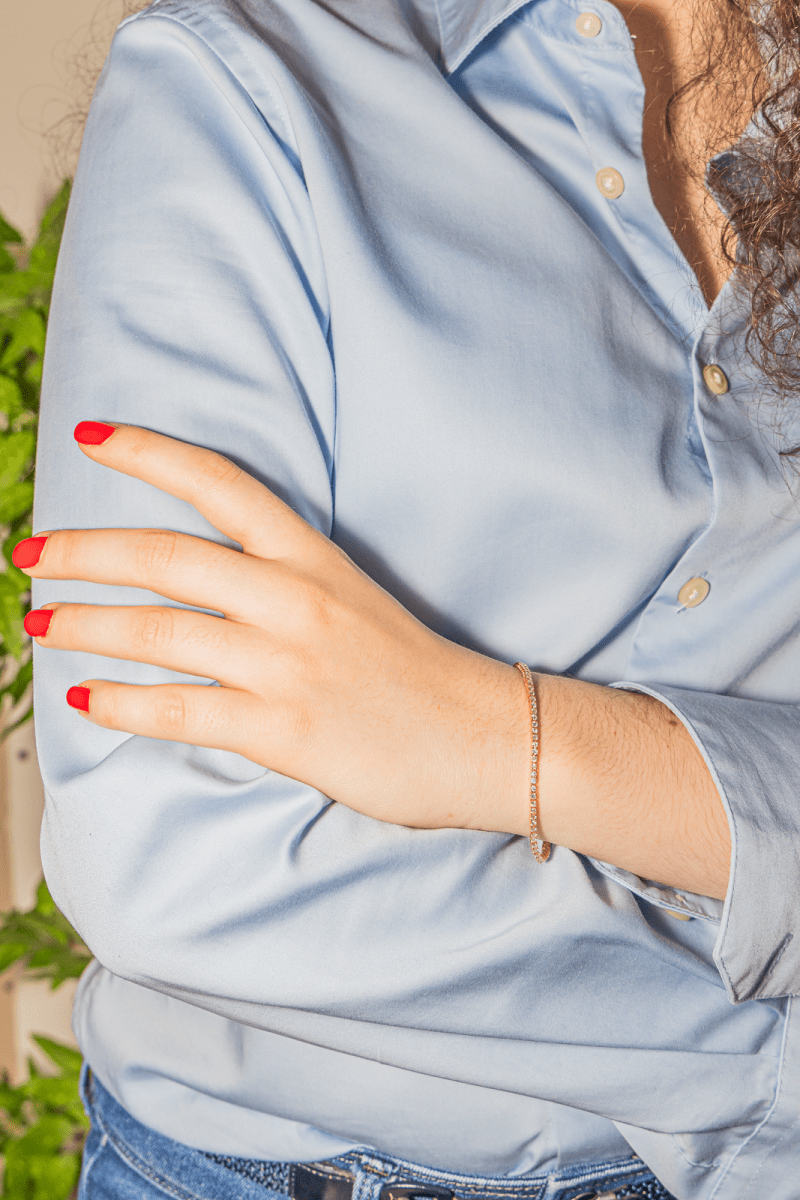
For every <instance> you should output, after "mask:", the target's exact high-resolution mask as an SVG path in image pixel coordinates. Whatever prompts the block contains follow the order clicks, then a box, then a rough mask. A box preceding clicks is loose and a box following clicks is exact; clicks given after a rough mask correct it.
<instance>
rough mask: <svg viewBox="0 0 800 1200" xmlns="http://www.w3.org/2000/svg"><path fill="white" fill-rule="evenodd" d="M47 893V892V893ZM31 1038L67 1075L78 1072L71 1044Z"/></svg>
mask: <svg viewBox="0 0 800 1200" xmlns="http://www.w3.org/2000/svg"><path fill="white" fill-rule="evenodd" d="M48 894H49V893H48ZM33 1040H34V1041H35V1042H36V1045H37V1046H38V1047H39V1049H40V1050H43V1051H44V1052H45V1054H46V1055H47V1057H48V1058H51V1059H52V1060H53V1062H54V1063H55V1064H56V1066H57V1067H60V1068H61V1070H62V1071H63V1072H64V1073H65V1074H67V1075H74V1076H75V1077H76V1078H77V1076H78V1075H79V1074H80V1070H81V1063H82V1062H83V1059H82V1058H81V1055H80V1052H79V1051H78V1050H75V1049H74V1048H73V1047H72V1046H65V1045H64V1044H63V1043H62V1042H54V1041H53V1039H52V1038H48V1037H44V1036H43V1035H42V1034H38V1033H36V1034H34V1035H33Z"/></svg>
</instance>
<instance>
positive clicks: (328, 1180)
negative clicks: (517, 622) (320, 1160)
mask: <svg viewBox="0 0 800 1200" xmlns="http://www.w3.org/2000/svg"><path fill="white" fill-rule="evenodd" d="M354 1183H355V1175H351V1174H350V1172H349V1171H344V1170H340V1169H339V1168H338V1167H330V1168H328V1167H327V1166H326V1167H324V1168H323V1167H321V1166H318V1165H317V1163H294V1164H293V1165H292V1168H291V1172H290V1175H289V1193H290V1195H291V1196H293V1197H294V1200H352V1195H353V1184H354ZM454 1196H455V1192H451V1191H450V1188H444V1187H435V1186H433V1185H432V1184H430V1183H387V1184H386V1186H385V1187H382V1188H381V1190H380V1197H379V1200H412V1198H413V1200H416V1198H417V1197H419V1200H428V1198H430V1200H453V1198H454Z"/></svg>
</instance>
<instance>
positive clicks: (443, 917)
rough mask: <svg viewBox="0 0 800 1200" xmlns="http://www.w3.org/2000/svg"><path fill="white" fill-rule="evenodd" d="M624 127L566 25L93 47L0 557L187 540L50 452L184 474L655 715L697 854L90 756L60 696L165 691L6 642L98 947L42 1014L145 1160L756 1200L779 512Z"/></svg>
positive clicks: (264, 28)
mask: <svg viewBox="0 0 800 1200" xmlns="http://www.w3.org/2000/svg"><path fill="white" fill-rule="evenodd" d="M585 11H591V12H592V13H595V14H596V15H597V16H599V18H600V21H601V29H600V32H599V33H598V34H597V36H595V37H586V36H583V35H582V34H581V33H580V32H579V30H578V28H577V27H576V19H577V17H578V15H579V14H580V13H581V12H585ZM643 96H644V93H643V88H642V83H641V79H640V76H639V72H638V70H637V66H636V61H635V57H634V53H633V48H632V42H631V40H630V37H629V34H628V32H627V29H626V26H625V24H624V22H623V20H622V17H621V15H620V14H619V12H618V10H617V9H616V8H614V7H613V6H612V5H611V4H608V3H606V2H605V0H586V3H583V4H582V3H580V2H579V0H534V2H533V3H528V4H525V3H519V2H518V0H512V2H511V3H508V2H507V0H503V2H501V0H438V3H437V0H406V2H405V3H403V4H401V3H399V2H398V0H370V2H369V3H368V4H361V5H356V6H353V5H352V4H349V3H347V0H328V2H327V4H326V5H325V6H322V5H321V4H319V5H318V4H317V3H314V2H313V0H203V2H200V0H194V2H192V0H185V2H182V0H157V2H156V3H155V4H154V5H153V6H152V7H151V8H150V9H148V10H147V11H146V12H145V13H143V14H141V15H139V16H136V17H134V18H132V19H131V20H129V21H128V22H126V23H125V25H124V26H123V27H122V29H121V31H120V32H119V33H118V35H117V38H116V41H115V44H114V48H113V51H112V54H111V57H110V60H109V63H108V64H107V67H106V70H105V72H104V75H103V77H102V79H101V82H100V84H99V87H98V91H97V95H96V98H95V102H94V106H93V110H92V113H91V115H90V118H89V123H88V126H87V131H86V137H85V141H84V146H83V152H82V157H81V163H80V169H79V172H78V177H77V180H76V185H75V192H74V197H73V201H72V205H71V208H70V213H69V219H68V222H67V229H66V233H65V239H64V246H63V251H62V255H61V261H60V264H59V271H58V280H57V286H56V292H55V299H54V306H53V312H52V319H51V327H50V337H49V348H48V356H47V364H46V378H45V395H44V401H43V410H42V427H41V439H40V451H39V465H38V494H37V510H36V528H37V529H39V530H45V529H50V528H57V527H65V526H67V527H92V526H96V525H108V526H130V527H136V526H164V527H168V528H173V529H181V530H186V531H189V532H192V533H196V534H199V535H201V536H204V537H212V538H214V537H216V538H219V537H220V535H219V534H217V533H216V532H215V531H214V530H212V529H210V528H209V527H208V526H207V525H206V524H205V523H204V522H203V521H202V520H201V519H200V517H199V516H198V515H197V513H196V512H195V511H194V510H192V509H190V508H189V507H188V506H187V505H185V504H184V503H182V502H180V501H178V500H175V499H173V498H172V497H170V496H168V495H166V494H164V493H162V492H159V491H156V490H154V489H152V488H150V487H149V486H147V485H145V484H143V483H141V482H139V481H137V480H133V479H129V478H126V477H124V476H121V475H119V474H116V473H114V472H111V471H107V470H106V469H104V468H102V467H99V466H97V465H95V464H93V463H91V462H90V461H89V460H88V459H87V458H85V457H83V456H82V455H81V454H80V452H79V451H78V450H77V448H75V446H74V444H73V442H72V438H71V430H72V427H73V425H74V424H75V422H76V421H77V420H79V419H81V418H98V419H101V420H106V419H108V420H117V421H126V422H132V423H135V424H141V425H145V426H148V427H150V428H154V429H158V430H161V431H163V432H165V433H167V434H170V435H172V436H176V437H180V438H184V439H186V440H188V441H191V442H195V443H199V444H201V445H205V446H210V447H213V448H214V449H216V450H219V451H221V452H222V453H223V454H226V455H229V456H230V457H232V458H233V459H235V460H236V461H237V462H239V463H240V464H241V465H242V466H243V467H244V468H245V469H246V470H248V471H250V472H252V473H253V474H254V475H256V476H257V477H258V478H260V479H261V480H263V481H264V482H265V483H267V484H268V485H269V486H270V487H272V488H274V489H275V491H276V492H277V493H278V494H279V495H281V496H282V497H285V498H286V499H288V500H289V501H290V503H292V504H293V505H294V506H295V507H296V508H297V510H298V511H299V512H300V513H301V514H302V515H303V516H304V517H306V518H307V519H308V520H309V521H311V522H313V523H314V524H315V525H317V526H318V527H319V528H320V529H322V530H324V531H325V533H328V534H330V535H331V536H332V537H333V538H334V539H335V540H336V541H337V542H338V543H339V544H340V545H341V546H343V547H344V548H345V549H346V550H347V552H348V553H349V554H351V555H352V556H353V558H354V559H355V560H356V561H357V562H358V563H359V564H360V565H361V566H362V567H363V568H364V569H365V570H366V571H367V572H368V573H369V574H370V575H372V576H373V578H375V579H376V580H378V582H379V583H381V584H382V585H384V586H385V587H387V588H388V589H389V590H390V591H392V592H393V593H394V594H395V595H396V596H397V597H398V598H399V599H400V600H401V601H402V602H403V603H404V604H405V605H407V607H408V608H409V609H410V610H411V611H412V612H414V613H415V614H417V615H418V616H419V617H420V618H421V619H422V620H423V621H425V622H426V623H427V624H428V625H430V626H431V627H432V628H434V629H436V630H437V631H438V632H440V633H441V634H443V635H444V636H446V637H448V638H452V639H455V640H456V641H459V642H463V643H465V644H467V645H470V646H472V647H475V648H476V649H478V650H481V651H484V652H485V653H487V654H490V655H494V656H496V657H498V658H500V659H503V660H506V661H508V662H513V661H514V660H516V659H523V660H525V661H527V662H529V663H530V664H531V665H532V667H534V668H537V669H540V670H546V671H554V672H572V673H574V674H577V675H579V676H581V677H582V678H585V679H589V680H594V681H597V682H600V683H615V682H616V683H624V684H626V685H627V686H629V687H634V688H639V689H641V690H643V691H645V692H650V693H651V694H653V695H656V696H660V697H661V698H662V699H663V700H664V701H665V702H666V703H667V704H668V705H669V706H670V707H671V708H672V709H673V710H674V711H675V712H676V713H677V715H678V716H679V717H680V719H681V720H682V721H683V722H684V723H685V724H686V726H687V728H688V729H689V730H690V732H691V734H692V736H693V737H694V738H695V740H696V742H697V744H698V746H699V747H700V749H701V751H702V753H703V755H704V757H705V759H706V761H707V763H708V765H709V768H710V770H711V771H712V773H713V776H714V778H715V780H716V781H717V783H718V786H719V790H720V794H721V796H722V799H723V802H724V804H725V806H726V810H727V812H728V814H729V819H730V825H731V832H732V837H733V860H732V864H733V865H732V872H731V882H730V888H729V891H728V895H727V898H726V900H725V903H724V905H723V904H721V903H719V902H717V901H714V900H709V899H707V898H703V897H699V896H693V895H689V894H687V893H683V892H679V891H673V890H671V889H669V888H667V887H662V886H658V885H655V884H652V883H650V882H648V881H646V880H640V879H637V878H636V877H634V876H632V875H629V874H627V873H625V872H623V871H620V870H617V869H615V868H614V867H612V866H608V865H605V864H600V863H593V862H591V861H588V860H587V859H585V858H582V857H580V856H578V855H576V854H574V853H572V852H570V851H568V850H565V849H563V848H559V847H556V848H555V849H554V852H553V855H552V858H551V860H550V862H548V863H547V864H546V865H545V866H537V865H536V863H535V862H534V861H533V859H532V857H531V854H530V851H529V849H528V847H527V844H526V843H525V841H524V840H523V839H518V838H513V837H503V836H497V835H490V834H484V833H475V832H467V831H452V830H439V831H436V830H433V831H430V830H428V831H426V830H412V829H406V828H401V827H397V826H392V825H388V824H382V823H380V822H378V821H373V820H370V819H369V818H366V817H363V816H360V815H358V814H356V813H354V812H351V811H350V810H348V809H347V808H345V807H343V806H341V805H336V804H330V803H329V802H327V801H326V799H325V797H324V796H321V795H320V794H318V793H316V792H314V791H313V790H311V789H310V788H308V787H306V786H304V785H302V784H299V783H296V782H294V781H293V780H291V779H287V778H285V777H282V776H280V775H277V774H273V773H270V772H269V771H265V770H263V769H262V768H260V767H257V766H255V765H254V764H252V763H250V762H248V761H246V760H244V759H242V758H239V757H237V756H235V755H232V754H228V753H223V752H216V751H209V750H203V749H197V748H194V747H192V746H187V745H179V744H174V743H167V742H159V741H149V740H147V739H143V738H140V737H132V736H128V735H126V734H122V733H115V732H111V731H106V730H102V729H99V728H96V727H94V726H92V725H90V724H88V723H85V722H83V721H81V720H80V719H79V718H78V717H77V716H76V715H75V714H74V713H73V712H72V711H71V710H70V709H69V708H68V707H67V706H66V704H65V703H64V698H63V697H64V692H65V690H66V688H67V687H68V686H69V685H70V684H72V683H76V682H80V681H81V680H83V679H86V678H91V677H93V676H101V677H111V678H115V679H121V680H128V681H132V682H141V683H144V682H154V681H158V680H165V679H169V678H175V676H172V675H170V674H169V673H168V672H165V671H162V670H158V669H156V668H153V667H149V666H144V665H137V664H132V663H126V662H111V661H109V660H107V659H100V658H93V657H92V656H89V655H78V654H67V653H64V652H57V651H47V652H38V651H37V659H36V715H37V733H38V745H39V753H40V758H41V764H42V770H43V774H44V778H45V782H46V788H47V809H46V816H45V824H44V830H43V843H42V845H43V856H44V862H45V866H46V875H47V879H48V882H49V884H50V887H51V889H52V891H53V894H54V896H55V898H56V900H57V902H58V904H59V906H60V907H61V908H62V909H63V910H64V912H65V913H66V915H67V916H68V917H69V919H70V920H71V921H72V922H74V924H75V926H76V927H77V928H78V929H79V930H80V932H81V933H82V934H83V936H84V937H85V938H86V940H87V942H88V943H89V945H90V946H91V947H92V949H93V951H94V952H95V954H96V956H97V960H98V965H96V966H93V967H92V968H91V970H90V971H89V972H88V973H87V975H86V976H85V977H84V980H83V983H82V986H81V989H80V993H79V997H78V1002H77V1007H76V1015H75V1028H76V1031H77V1035H78V1038H79V1040H80V1043H81V1046H82V1047H83V1049H84V1051H85V1053H86V1055H87V1057H88V1059H89V1061H90V1062H91V1064H92V1065H93V1067H94V1068H95V1070H96V1071H97V1073H98V1075H99V1076H100V1078H101V1079H102V1080H103V1082H104V1083H105V1084H106V1085H107V1086H108V1087H109V1088H110V1089H111V1091H112V1092H113V1093H114V1095H115V1096H116V1097H117V1098H118V1099H119V1100H121V1102H122V1103H123V1104H124V1105H125V1106H126V1107H127V1108H128V1109H129V1110H130V1111H131V1112H132V1113H133V1114H134V1115H135V1116H138V1117H139V1119H140V1120H143V1121H145V1122H146V1123H147V1124H149V1125H152V1126H154V1127H155V1128H157V1129H159V1130H160V1131H161V1132H163V1133H165V1134H167V1135H169V1136H172V1137H175V1138H178V1139H179V1140H182V1141H184V1142H186V1143H188V1144H190V1145H194V1146H197V1147H199V1148H201V1149H207V1150H213V1151H221V1152H226V1153H230V1154H240V1155H247V1156H252V1157H259V1158H275V1159H302V1158H305V1159H313V1158H322V1157H326V1156H330V1155H332V1154H335V1153H337V1152H340V1151H342V1150H345V1149H347V1148H350V1147H352V1146H355V1145H367V1146H370V1145H371V1146H375V1147H378V1148H379V1149H381V1150H383V1151H385V1152H388V1153H392V1154H397V1155H400V1156H403V1157H406V1158H409V1159H411V1160H413V1161H417V1162H423V1163H427V1164H430V1165H434V1166H444V1167H449V1168H452V1169H460V1170H463V1171H467V1172H469V1171H474V1172H481V1173H497V1174H504V1173H507V1174H514V1173H520V1172H524V1171H529V1170H533V1169H542V1170H544V1169H548V1168H550V1167H555V1166H557V1165H559V1164H566V1163H569V1162H571V1161H579V1160H582V1159H583V1160H587V1159H595V1158H602V1157H605V1156H609V1157H611V1156H614V1155H618V1154H620V1153H625V1152H627V1148H628V1146H630V1147H631V1148H632V1149H633V1150H634V1151H635V1152H636V1153H638V1154H640V1155H641V1156H642V1157H643V1158H644V1159H645V1160H646V1161H647V1162H648V1163H649V1165H650V1166H651V1167H652V1169H653V1170H654V1171H655V1172H656V1174H657V1175H658V1176H659V1178H660V1179H662V1181H663V1182H664V1184H665V1185H666V1186H667V1187H668V1188H669V1189H670V1190H671V1191H672V1192H673V1193H674V1194H675V1195H676V1196H677V1197H679V1200H711V1197H712V1195H713V1197H714V1200H739V1198H744V1197H745V1196H746V1197H748V1198H757V1200H763V1198H765V1197H767V1196H769V1197H770V1200H796V1194H797V1187H796V1180H797V1179H798V1178H800V1124H798V1112H800V1044H798V1043H799V1042H800V1031H799V1030H798V1024H797V1018H796V1017H793V1016H792V1001H791V996H792V995H793V994H794V993H795V992H797V991H798V989H799V988H800V938H798V942H797V943H795V942H794V940H793V935H794V929H795V913H796V906H797V896H798V887H799V886H800V862H799V861H798V846H799V845H800V842H799V841H798V819H799V818H800V812H799V806H798V790H800V717H799V716H798V708H797V704H798V701H799V700H800V639H798V621H799V619H800V605H799V604H798V571H799V570H800V527H799V524H798V507H797V502H796V499H795V496H793V494H792V492H791V490H790V488H789V486H787V482H786V479H785V475H786V471H785V470H784V469H783V468H782V467H781V462H780V459H779V457H778V454H777V448H776V445H775V440H774V437H773V435H772V434H771V433H770V431H769V427H768V425H766V424H765V423H763V422H761V423H759V417H758V414H757V412H756V410H755V401H756V399H757V397H758V395H759V380H758V377H757V375H756V373H755V371H754V369H753V368H752V366H750V365H749V361H748V359H747V358H746V356H745V355H744V354H743V350H742V331H743V328H744V320H745V315H746V314H745V310H744V309H743V308H742V306H741V303H740V302H737V300H736V297H735V295H734V293H733V290H732V288H731V287H730V286H726V288H724V289H723V291H722V293H721V294H720V296H719V298H718V300H717V301H716V303H715V304H714V306H713V308H712V309H711V311H710V312H709V311H708V310H707V308H706V306H705V304H704V302H703V299H702V296H701V295H700V292H699V289H698V286H697V283H696V280H695V279H694V277H693V275H692V272H691V271H690V269H689V267H688V265H687V264H686V262H685V260H684V259H683V257H682V255H681V253H680V252H679V250H678V248H677V247H676V245H675V243H674V241H673V239H672V237H671V235H670V233H669V232H668V230H667V228H666V227H665V225H664V223H663V221H662V219H661V218H660V216H659V215H658V213H657V211H656V209H655V208H654V206H653V202H652V199H651V196H650V192H649V189H648V184H647V176H646V169H645V164H644V162H643V159H642V154H641V145H640V142H641V117H642V104H643ZM731 162H733V160H732V159H725V160H721V163H722V167H723V169H724V168H725V164H726V163H727V164H728V165H730V163H731ZM609 167H610V168H613V169H614V170H616V171H618V172H620V174H621V176H622V180H623V182H624V191H623V192H622V194H621V195H620V196H618V197H617V198H616V199H613V200H612V199H608V198H607V196H606V195H604V194H602V193H601V192H600V190H599V188H598V186H597V185H596V182H595V176H596V173H597V172H598V171H601V170H602V169H603V168H609ZM710 363H717V364H719V365H720V366H721V367H722V369H723V370H724V372H725V374H726V375H727V377H728V379H729V380H730V385H731V386H730V390H729V391H728V392H727V394H724V395H721V396H718V395H715V394H713V393H712V392H711V391H710V390H709V389H708V387H707V386H706V384H705V383H704V380H703V375H702V368H703V366H704V365H708V364H710ZM694 578H700V579H702V580H705V581H706V582H707V583H708V584H709V585H710V591H709V593H708V595H707V597H706V599H705V600H704V601H703V602H702V603H701V604H699V605H697V606H695V607H686V606H684V605H682V604H681V603H680V601H679V599H678V593H679V591H680V589H681V587H682V586H683V585H684V584H685V583H686V582H687V581H689V580H691V579H694ZM34 592H35V602H36V603H37V604H40V603H43V602H46V601H48V600H54V599H59V600H76V601H90V602H92V603H119V602H120V600H122V602H127V603H138V602H141V600H142V599H143V598H144V594H143V593H140V592H135V591H133V590H129V591H124V590H120V589H114V588H110V587H100V586H93V585H92V586H90V585H87V584H84V583H79V582H76V583H71V584H58V585H55V584H52V583H41V584H37V585H36V586H35V589H34ZM546 804H547V797H546V796H543V797H542V805H543V806H545V807H546ZM676 915H678V916H681V915H682V916H689V917H691V918H692V919H690V920H686V921H682V920H677V919H676ZM99 964H102V966H100V965H99Z"/></svg>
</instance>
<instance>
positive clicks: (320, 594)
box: [288, 578, 339, 640]
mask: <svg viewBox="0 0 800 1200" xmlns="http://www.w3.org/2000/svg"><path fill="white" fill-rule="evenodd" d="M290 593H291V594H290V596H289V597H288V600H289V605H288V607H289V612H290V613H291V615H292V624H293V626H294V628H295V630H296V632H297V633H298V634H299V635H300V636H301V637H302V638H303V640H305V639H306V638H307V637H308V635H309V633H310V632H311V631H318V633H319V635H320V636H324V634H326V633H328V632H329V631H330V629H331V628H332V626H333V625H335V624H336V622H337V620H338V617H339V612H338V608H339V606H338V604H337V602H336V599H335V597H334V596H333V595H332V594H331V593H330V592H329V591H328V590H327V589H326V588H325V587H323V586H322V585H321V584H319V583H318V582H317V580H314V579H305V578H298V579H295V580H294V581H293V583H292V586H291V589H290Z"/></svg>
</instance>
